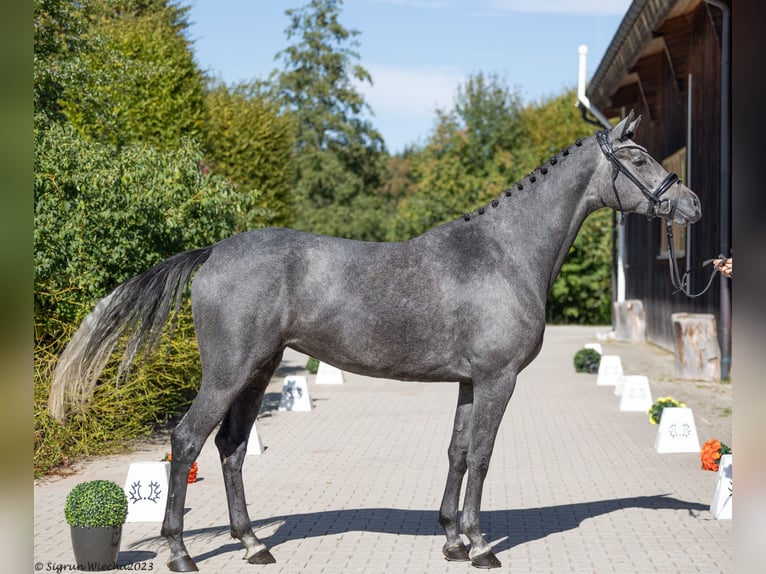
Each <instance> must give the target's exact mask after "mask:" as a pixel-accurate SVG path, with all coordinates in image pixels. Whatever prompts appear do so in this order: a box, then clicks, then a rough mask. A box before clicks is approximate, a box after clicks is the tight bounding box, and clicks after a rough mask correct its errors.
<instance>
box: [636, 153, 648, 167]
mask: <svg viewBox="0 0 766 574" xmlns="http://www.w3.org/2000/svg"><path fill="white" fill-rule="evenodd" d="M633 165H635V166H636V167H641V166H642V165H646V160H645V159H644V158H643V157H641V156H639V157H637V158H635V159H634V160H633Z"/></svg>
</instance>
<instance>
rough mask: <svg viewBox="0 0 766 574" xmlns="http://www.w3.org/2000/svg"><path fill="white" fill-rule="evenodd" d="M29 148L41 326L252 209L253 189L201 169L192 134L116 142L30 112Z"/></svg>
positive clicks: (222, 231) (75, 319)
mask: <svg viewBox="0 0 766 574" xmlns="http://www.w3.org/2000/svg"><path fill="white" fill-rule="evenodd" d="M37 119H38V118H36V120H37ZM34 151H35V163H34V168H35V174H34V209H35V213H34V263H35V297H34V304H35V310H34V312H35V320H36V322H37V324H38V326H39V327H40V328H41V329H42V333H46V334H47V333H53V334H56V333H57V331H58V330H59V329H60V327H61V326H62V325H63V324H68V323H79V321H80V320H81V319H82V318H83V316H84V315H85V314H87V312H88V311H90V309H91V307H92V306H93V304H95V302H96V301H97V300H98V299H99V298H101V297H103V296H104V295H106V294H107V293H108V292H109V291H110V290H111V289H113V288H114V287H116V286H117V285H119V284H120V283H122V282H123V281H125V280H126V279H128V278H130V277H132V276H134V275H136V274H138V273H140V272H141V271H144V270H145V269H148V268H149V267H151V266H153V265H155V264H156V263H159V262H160V261H162V260H163V259H166V258H167V257H169V256H170V255H173V254H174V253H178V252H180V251H185V250H187V249H191V248H195V247H202V246H205V245H210V244H211V243H215V242H217V241H220V240H221V239H223V238H225V237H228V236H229V235H232V234H233V233H234V232H235V231H237V229H236V227H235V222H236V220H237V217H238V214H239V213H240V212H242V211H247V210H252V211H254V213H257V210H255V209H254V207H255V205H254V200H253V196H251V195H249V196H247V197H246V198H245V197H243V196H242V195H241V194H238V193H236V191H235V190H234V189H233V188H232V187H231V186H230V185H229V184H228V183H227V182H226V180H224V179H223V178H222V177H219V176H214V175H205V174H203V173H202V170H201V169H200V162H201V161H202V152H201V150H200V148H199V146H198V145H197V144H195V143H194V142H193V141H191V140H186V141H185V142H184V143H183V145H182V146H180V147H179V148H178V149H175V150H172V151H160V150H156V149H153V148H151V147H145V146H139V145H134V146H125V147H123V148H121V149H117V148H114V147H113V146H110V145H106V144H99V143H95V142H90V141H87V140H86V139H84V138H82V137H80V136H78V135H76V134H75V133H73V131H72V130H71V129H68V128H65V127H61V126H58V125H55V124H53V125H47V124H46V122H44V121H38V122H37V125H36V126H35V150H34ZM38 334H40V333H38Z"/></svg>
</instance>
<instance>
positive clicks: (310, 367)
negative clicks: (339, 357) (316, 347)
mask: <svg viewBox="0 0 766 574" xmlns="http://www.w3.org/2000/svg"><path fill="white" fill-rule="evenodd" d="M306 370H307V371H308V372H309V373H311V374H312V375H316V374H317V371H318V370H319V359H315V358H314V357H309V360H308V363H306Z"/></svg>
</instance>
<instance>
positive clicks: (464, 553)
mask: <svg viewBox="0 0 766 574" xmlns="http://www.w3.org/2000/svg"><path fill="white" fill-rule="evenodd" d="M442 552H443V553H444V557H445V558H446V559H447V560H449V561H450V562H468V561H469V560H470V557H469V556H468V548H467V547H466V545H465V544H463V543H462V542H459V543H457V544H455V545H454V546H447V545H446V544H445V545H444V547H443V548H442Z"/></svg>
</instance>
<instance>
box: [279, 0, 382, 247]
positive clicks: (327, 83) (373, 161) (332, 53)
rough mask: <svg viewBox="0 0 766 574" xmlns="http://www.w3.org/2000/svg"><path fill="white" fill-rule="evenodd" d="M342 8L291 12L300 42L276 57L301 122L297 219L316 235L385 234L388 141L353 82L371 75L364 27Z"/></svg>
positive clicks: (314, 0)
mask: <svg viewBox="0 0 766 574" xmlns="http://www.w3.org/2000/svg"><path fill="white" fill-rule="evenodd" d="M341 5H342V0H311V1H310V2H309V3H307V4H306V5H304V6H303V7H301V8H298V9H291V10H287V11H286V13H287V15H288V16H289V17H290V25H289V26H288V28H287V30H286V34H287V38H288V40H294V41H295V43H293V44H292V45H290V46H288V47H287V48H286V49H285V50H284V51H282V52H280V53H279V54H277V58H280V59H281V60H282V63H283V69H282V71H281V72H279V73H278V74H277V75H276V81H277V90H278V93H279V97H280V101H281V103H282V105H283V106H284V108H285V109H286V110H287V111H289V112H290V113H292V114H293V115H294V116H295V118H296V122H297V124H296V125H297V140H296V145H295V159H296V178H295V182H296V184H295V193H296V199H297V203H296V212H295V221H294V223H295V226H296V227H299V228H302V229H306V230H309V231H314V232H317V233H326V234H331V235H338V236H342V237H351V238H356V239H382V238H383V236H384V227H383V225H384V221H383V220H384V219H385V218H384V217H381V214H382V213H385V212H386V211H387V210H388V202H387V201H386V198H385V197H384V195H383V194H381V193H380V189H381V186H382V179H383V174H384V172H385V159H386V157H385V153H384V144H383V140H382V138H381V136H380V134H379V133H378V132H377V131H376V130H375V129H374V127H373V126H372V124H371V122H370V120H369V119H367V117H366V114H368V113H370V109H369V106H368V105H367V104H366V102H365V101H364V98H363V96H362V95H361V94H360V93H359V92H358V91H357V89H356V86H355V85H354V82H355V81H358V82H371V77H370V74H369V73H368V72H367V70H365V69H364V68H363V67H362V66H361V65H359V64H357V63H355V61H356V60H358V59H359V55H358V53H357V52H356V51H355V48H356V47H357V46H358V44H359V42H358V39H357V36H358V35H359V32H358V31H356V30H347V29H346V28H344V27H343V26H342V25H341V23H340V21H339V15H340V8H341ZM376 212H377V213H376Z"/></svg>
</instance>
